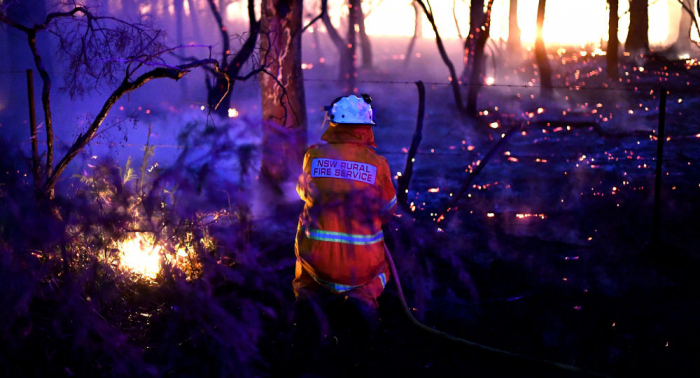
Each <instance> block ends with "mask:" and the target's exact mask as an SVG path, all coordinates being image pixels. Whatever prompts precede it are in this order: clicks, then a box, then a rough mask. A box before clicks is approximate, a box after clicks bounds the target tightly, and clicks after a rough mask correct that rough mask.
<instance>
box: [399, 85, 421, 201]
mask: <svg viewBox="0 0 700 378" xmlns="http://www.w3.org/2000/svg"><path fill="white" fill-rule="evenodd" d="M416 86H417V87H418V119H417V121H416V130H415V131H414V132H413V139H411V148H410V149H409V150H408V156H406V168H405V169H404V172H403V175H401V177H399V180H398V181H399V188H398V190H397V193H396V198H397V199H398V203H399V205H400V206H401V207H402V208H404V210H406V211H408V210H409V209H408V193H407V192H408V185H409V184H410V183H411V176H413V160H415V157H416V153H417V152H418V146H419V145H420V142H421V141H422V140H423V118H424V117H425V85H423V82H422V81H416Z"/></svg>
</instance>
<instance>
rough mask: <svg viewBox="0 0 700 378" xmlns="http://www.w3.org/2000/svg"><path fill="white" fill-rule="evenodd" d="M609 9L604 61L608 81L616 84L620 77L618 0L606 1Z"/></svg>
mask: <svg viewBox="0 0 700 378" xmlns="http://www.w3.org/2000/svg"><path fill="white" fill-rule="evenodd" d="M608 5H609V7H610V12H609V17H608V18H609V19H608V51H607V54H606V55H605V61H606V64H607V69H608V79H610V81H612V82H615V83H616V82H617V80H618V79H619V78H620V75H619V73H618V70H617V64H618V45H619V43H620V42H619V41H618V39H617V29H618V21H619V18H618V16H617V10H618V0H608Z"/></svg>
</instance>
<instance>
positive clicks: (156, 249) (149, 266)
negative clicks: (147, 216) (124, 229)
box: [116, 232, 163, 279]
mask: <svg viewBox="0 0 700 378" xmlns="http://www.w3.org/2000/svg"><path fill="white" fill-rule="evenodd" d="M116 248H117V249H118V250H119V261H120V266H121V267H123V268H125V269H127V270H129V271H130V272H132V273H136V274H138V275H140V276H143V277H145V278H148V279H155V278H156V276H157V275H158V272H159V271H160V262H161V260H162V250H163V248H162V247H161V246H160V245H157V244H154V240H153V236H152V235H149V233H146V232H134V233H132V235H131V237H129V238H128V239H126V240H123V241H121V242H118V243H117V245H116Z"/></svg>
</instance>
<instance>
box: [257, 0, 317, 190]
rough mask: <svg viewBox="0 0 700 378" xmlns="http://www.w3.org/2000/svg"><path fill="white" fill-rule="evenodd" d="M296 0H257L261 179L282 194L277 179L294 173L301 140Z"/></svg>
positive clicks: (304, 139)
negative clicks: (259, 14) (259, 8)
mask: <svg viewBox="0 0 700 378" xmlns="http://www.w3.org/2000/svg"><path fill="white" fill-rule="evenodd" d="M302 8H303V5H302V0H263V2H262V25H261V30H262V34H261V40H260V50H261V51H260V55H261V58H260V59H261V68H260V69H261V70H263V71H262V72H261V73H260V76H259V79H260V87H261V90H262V123H263V124H262V127H263V140H262V163H261V168H260V172H261V180H262V181H263V184H264V185H265V186H266V187H267V189H271V190H272V191H273V193H275V194H277V195H280V196H281V195H282V194H283V193H282V189H281V188H280V184H281V183H283V182H284V181H286V180H288V179H290V178H292V177H293V178H296V175H295V174H296V173H299V172H300V170H301V166H302V160H303V157H304V153H305V152H306V142H307V117H306V100H305V95H304V76H303V71H302V70H301V32H302V26H303V25H302Z"/></svg>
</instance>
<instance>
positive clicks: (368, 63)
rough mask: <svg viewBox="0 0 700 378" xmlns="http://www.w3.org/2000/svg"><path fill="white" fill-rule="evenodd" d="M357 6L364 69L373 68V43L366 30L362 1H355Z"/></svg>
mask: <svg viewBox="0 0 700 378" xmlns="http://www.w3.org/2000/svg"><path fill="white" fill-rule="evenodd" d="M353 1H354V3H353V4H355V5H353V7H355V6H357V16H358V17H359V21H358V25H359V27H360V28H359V29H360V30H359V32H360V48H361V49H362V68H366V69H367V68H372V43H371V42H370V40H369V36H368V35H367V30H366V29H365V14H364V12H363V11H362V1H361V0H353Z"/></svg>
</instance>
